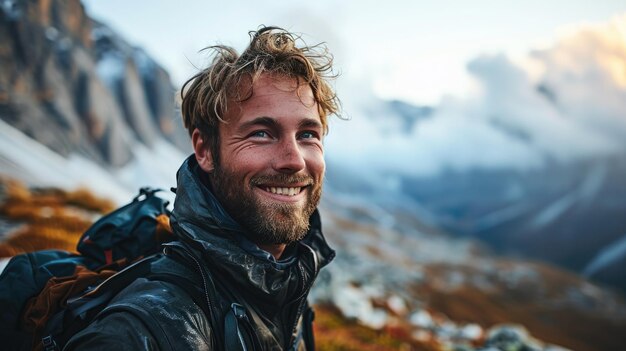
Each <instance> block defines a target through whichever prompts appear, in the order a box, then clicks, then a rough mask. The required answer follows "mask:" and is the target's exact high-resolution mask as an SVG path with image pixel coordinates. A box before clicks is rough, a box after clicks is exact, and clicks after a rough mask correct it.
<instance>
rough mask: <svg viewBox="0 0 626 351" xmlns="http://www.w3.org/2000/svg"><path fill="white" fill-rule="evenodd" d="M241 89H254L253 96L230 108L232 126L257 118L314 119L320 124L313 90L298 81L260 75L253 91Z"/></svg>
mask: <svg viewBox="0 0 626 351" xmlns="http://www.w3.org/2000/svg"><path fill="white" fill-rule="evenodd" d="M242 89H252V90H251V95H250V96H249V98H248V99H246V100H245V101H242V102H231V103H230V104H229V105H230V106H229V109H228V110H229V111H228V112H227V114H226V116H227V121H228V123H229V124H231V123H235V124H236V123H237V122H239V121H241V120H245V119H248V118H256V117H270V118H276V119H285V118H288V117H291V118H295V119H298V118H313V119H316V120H318V121H320V122H321V118H320V115H319V110H318V105H317V103H316V102H315V98H314V96H313V92H312V90H311V87H310V86H309V85H308V84H302V83H300V82H298V80H297V79H295V78H288V77H283V76H274V75H261V76H259V77H258V78H257V79H256V80H255V81H254V83H253V84H252V86H251V87H250V86H248V87H243V88H242ZM249 91H250V90H249ZM244 95H247V94H244Z"/></svg>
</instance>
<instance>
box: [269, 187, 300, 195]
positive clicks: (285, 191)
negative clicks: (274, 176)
mask: <svg viewBox="0 0 626 351" xmlns="http://www.w3.org/2000/svg"><path fill="white" fill-rule="evenodd" d="M300 189H302V188H301V187H297V188H276V187H266V188H265V191H267V192H270V193H272V194H278V195H287V196H295V195H298V194H299V193H300Z"/></svg>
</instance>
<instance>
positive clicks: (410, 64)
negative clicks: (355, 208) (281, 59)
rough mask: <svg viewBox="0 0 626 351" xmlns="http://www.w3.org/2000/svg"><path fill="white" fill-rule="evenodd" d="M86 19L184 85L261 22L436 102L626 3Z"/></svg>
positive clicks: (138, 5)
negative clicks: (210, 56)
mask: <svg viewBox="0 0 626 351" xmlns="http://www.w3.org/2000/svg"><path fill="white" fill-rule="evenodd" d="M83 2H84V4H85V7H86V9H87V11H88V13H89V14H90V15H91V16H92V17H95V18H97V19H100V20H102V21H104V22H106V23H108V24H109V25H110V26H112V27H113V28H114V29H115V30H117V31H119V32H120V33H121V34H122V35H123V36H124V37H125V38H126V39H127V40H128V41H130V42H131V44H135V45H139V46H141V47H143V48H144V49H146V50H147V51H148V52H149V54H151V55H152V56H153V57H154V58H155V59H156V60H157V61H158V62H159V63H160V64H162V65H163V66H164V67H165V68H166V69H167V70H168V71H169V72H170V73H171V75H172V80H173V82H174V83H175V84H177V85H178V84H180V83H182V82H183V81H184V80H186V78H188V77H190V76H191V75H192V74H193V73H194V72H195V70H196V68H195V67H194V65H196V66H203V65H204V64H205V63H206V57H205V56H203V55H202V54H198V51H199V50H200V49H201V48H203V47H205V46H208V45H211V44H215V43H223V44H229V45H233V46H235V47H237V48H239V49H241V48H243V47H244V46H245V44H246V43H247V41H248V36H247V31H248V30H251V29H255V28H257V27H258V26H259V25H260V24H266V25H278V26H282V27H284V28H287V29H289V30H292V31H295V32H300V33H304V34H305V35H304V38H305V39H306V41H307V42H309V43H317V42H320V41H325V42H327V43H328V46H329V48H330V49H331V51H332V52H333V53H334V54H335V56H336V66H337V69H338V70H339V71H340V72H341V74H342V79H344V80H349V81H351V82H357V83H356V85H358V86H361V87H367V88H370V89H371V90H372V91H373V92H374V93H375V94H376V95H378V96H379V97H382V98H399V99H404V100H408V101H412V102H414V103H417V104H431V105H432V104H436V103H438V102H439V101H440V99H441V97H442V96H443V95H445V94H452V95H455V96H458V97H464V96H465V95H467V93H468V91H470V89H472V81H471V80H470V79H469V78H468V75H467V73H466V64H467V62H468V61H470V60H471V59H473V58H475V57H477V56H479V55H482V54H493V53H500V52H503V53H506V54H507V55H508V56H509V57H511V58H512V59H513V60H515V59H517V58H521V57H524V56H525V55H527V53H528V52H529V51H531V50H533V49H541V48H543V47H545V46H548V45H550V44H551V43H552V42H554V41H555V39H556V38H557V37H558V36H559V35H560V33H562V32H564V31H568V30H569V29H571V28H575V27H579V26H580V25H583V24H585V23H595V22H604V21H607V20H609V19H610V18H611V17H612V16H613V15H616V14H619V13H624V12H626V1H624V0H597V1H588V0H584V1H571V0H570V1H566V0H558V1H554V0H553V1H547V0H526V1H515V2H512V1H497V0H491V1H489V0H477V1H447V0H443V1H397V0H386V1H364V0H358V1H356V0H355V1H328V0H318V1H307V2H304V1H286V0H282V1H243V0H235V1H201V0H193V1H155V0H151V1H149V0H134V1H124V0H107V1H101V0H100V1H99V0H84V1H83Z"/></svg>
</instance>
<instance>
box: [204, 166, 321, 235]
mask: <svg viewBox="0 0 626 351" xmlns="http://www.w3.org/2000/svg"><path fill="white" fill-rule="evenodd" d="M209 178H210V180H211V184H212V186H213V193H214V194H215V196H216V197H217V199H218V200H219V201H220V203H221V204H222V206H223V207H224V208H225V209H226V212H228V214H229V215H230V216H231V217H232V218H233V219H234V220H235V221H237V223H239V224H240V225H241V226H242V227H244V228H245V229H247V230H246V236H247V237H248V239H249V240H251V241H252V242H254V243H256V244H257V245H274V244H290V243H293V242H296V241H299V240H302V239H303V238H304V237H305V236H306V234H307V232H308V230H309V217H310V216H311V214H312V213H313V211H315V209H316V208H317V205H318V203H319V201H320V198H321V194H322V185H321V182H316V181H315V179H313V178H312V177H311V176H305V175H299V176H298V175H287V174H276V175H261V176H256V177H254V178H252V179H251V181H250V184H241V183H239V182H237V181H236V179H237V177H236V176H235V175H234V174H233V173H231V172H228V171H225V170H224V169H222V167H216V168H215V169H214V171H213V172H211V173H210V174H209ZM303 183H305V184H309V185H308V186H306V187H305V188H303V189H302V190H301V191H306V192H307V193H306V198H305V201H304V203H301V202H300V203H287V202H285V203H281V202H279V201H273V200H268V199H262V198H260V197H259V196H258V195H257V194H256V193H255V189H254V188H255V187H256V186H257V185H261V184H285V185H289V184H303Z"/></svg>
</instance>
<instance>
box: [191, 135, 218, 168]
mask: <svg viewBox="0 0 626 351" xmlns="http://www.w3.org/2000/svg"><path fill="white" fill-rule="evenodd" d="M191 143H192V145H193V151H194V153H195V154H196V161H198V165H200V168H202V170H203V171H205V172H207V173H210V172H212V171H213V169H215V166H214V165H213V154H211V149H210V148H209V144H208V142H207V141H206V140H204V139H203V138H202V134H200V131H199V130H198V128H196V129H194V130H193V133H191Z"/></svg>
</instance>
